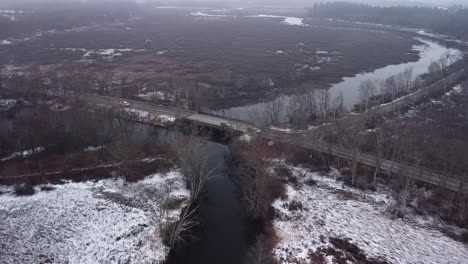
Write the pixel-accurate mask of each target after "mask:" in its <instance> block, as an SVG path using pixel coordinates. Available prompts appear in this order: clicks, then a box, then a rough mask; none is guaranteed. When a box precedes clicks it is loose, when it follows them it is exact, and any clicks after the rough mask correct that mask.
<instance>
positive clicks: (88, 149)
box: [83, 146, 105, 152]
mask: <svg viewBox="0 0 468 264" xmlns="http://www.w3.org/2000/svg"><path fill="white" fill-rule="evenodd" d="M104 148H105V147H104V146H97V147H95V146H89V147H87V148H85V149H83V151H84V152H94V151H98V150H101V149H104Z"/></svg>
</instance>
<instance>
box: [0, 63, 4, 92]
mask: <svg viewBox="0 0 468 264" xmlns="http://www.w3.org/2000/svg"><path fill="white" fill-rule="evenodd" d="M0 89H3V65H2V64H0Z"/></svg>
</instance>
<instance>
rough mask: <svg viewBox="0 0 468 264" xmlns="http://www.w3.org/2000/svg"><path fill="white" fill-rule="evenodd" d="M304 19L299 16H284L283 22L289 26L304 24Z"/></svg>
mask: <svg viewBox="0 0 468 264" xmlns="http://www.w3.org/2000/svg"><path fill="white" fill-rule="evenodd" d="M303 21H304V19H303V18H299V17H285V18H284V21H283V23H284V24H286V25H291V26H305V24H304V22H303Z"/></svg>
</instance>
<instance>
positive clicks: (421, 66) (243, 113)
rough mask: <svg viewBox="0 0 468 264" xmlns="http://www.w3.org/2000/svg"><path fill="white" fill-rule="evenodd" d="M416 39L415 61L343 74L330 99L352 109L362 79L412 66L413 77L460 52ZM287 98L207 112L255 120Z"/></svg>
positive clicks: (381, 76) (376, 78) (288, 98)
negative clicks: (340, 100) (340, 98)
mask: <svg viewBox="0 0 468 264" xmlns="http://www.w3.org/2000/svg"><path fill="white" fill-rule="evenodd" d="M417 40H418V41H420V42H421V44H419V45H415V46H414V47H413V49H414V50H416V51H418V52H419V57H420V58H419V60H418V61H415V62H408V63H401V64H397V65H388V66H386V67H383V68H380V69H376V70H374V71H372V72H365V73H360V74H357V75H355V76H353V77H345V78H343V80H342V81H341V82H339V83H335V84H332V86H331V87H330V88H329V92H330V99H331V101H333V99H334V98H336V97H337V96H339V95H340V94H342V95H343V99H344V104H345V106H346V107H347V108H348V109H352V107H353V106H354V105H355V104H357V103H358V102H359V86H360V84H361V83H362V82H363V81H365V80H373V81H374V82H377V83H380V82H383V81H385V79H387V78H389V77H391V76H394V75H397V74H399V73H402V72H404V71H405V70H406V69H407V68H409V67H411V68H413V69H414V72H413V77H414V78H417V77H418V76H420V75H422V74H424V73H427V72H428V68H429V65H430V64H431V63H432V62H433V61H436V60H438V59H439V58H440V57H441V56H442V55H443V54H445V53H446V52H450V53H451V54H453V55H454V56H455V57H460V56H461V52H460V51H459V50H456V49H451V48H447V47H445V46H443V45H440V44H438V43H436V42H434V41H429V40H426V39H422V38H417ZM291 98H292V96H287V95H282V96H279V97H278V98H276V99H275V100H274V101H269V102H262V103H256V104H252V105H246V106H240V107H233V108H228V109H222V110H216V111H211V112H212V113H214V114H218V115H222V116H226V117H230V118H235V119H240V120H245V121H251V122H255V121H257V120H259V119H261V118H262V116H263V115H264V114H265V112H266V109H268V107H269V105H272V104H273V103H274V102H278V101H281V102H282V104H283V105H287V104H288V103H289V102H290V101H291Z"/></svg>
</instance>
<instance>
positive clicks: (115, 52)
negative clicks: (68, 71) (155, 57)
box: [74, 48, 145, 59]
mask: <svg viewBox="0 0 468 264" xmlns="http://www.w3.org/2000/svg"><path fill="white" fill-rule="evenodd" d="M74 50H80V51H86V53H85V54H84V55H83V58H89V57H91V56H92V55H94V54H95V55H99V56H102V57H104V58H105V59H112V58H114V57H118V56H123V53H125V52H142V51H145V49H138V50H135V49H129V48H123V49H98V50H86V49H74Z"/></svg>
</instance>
